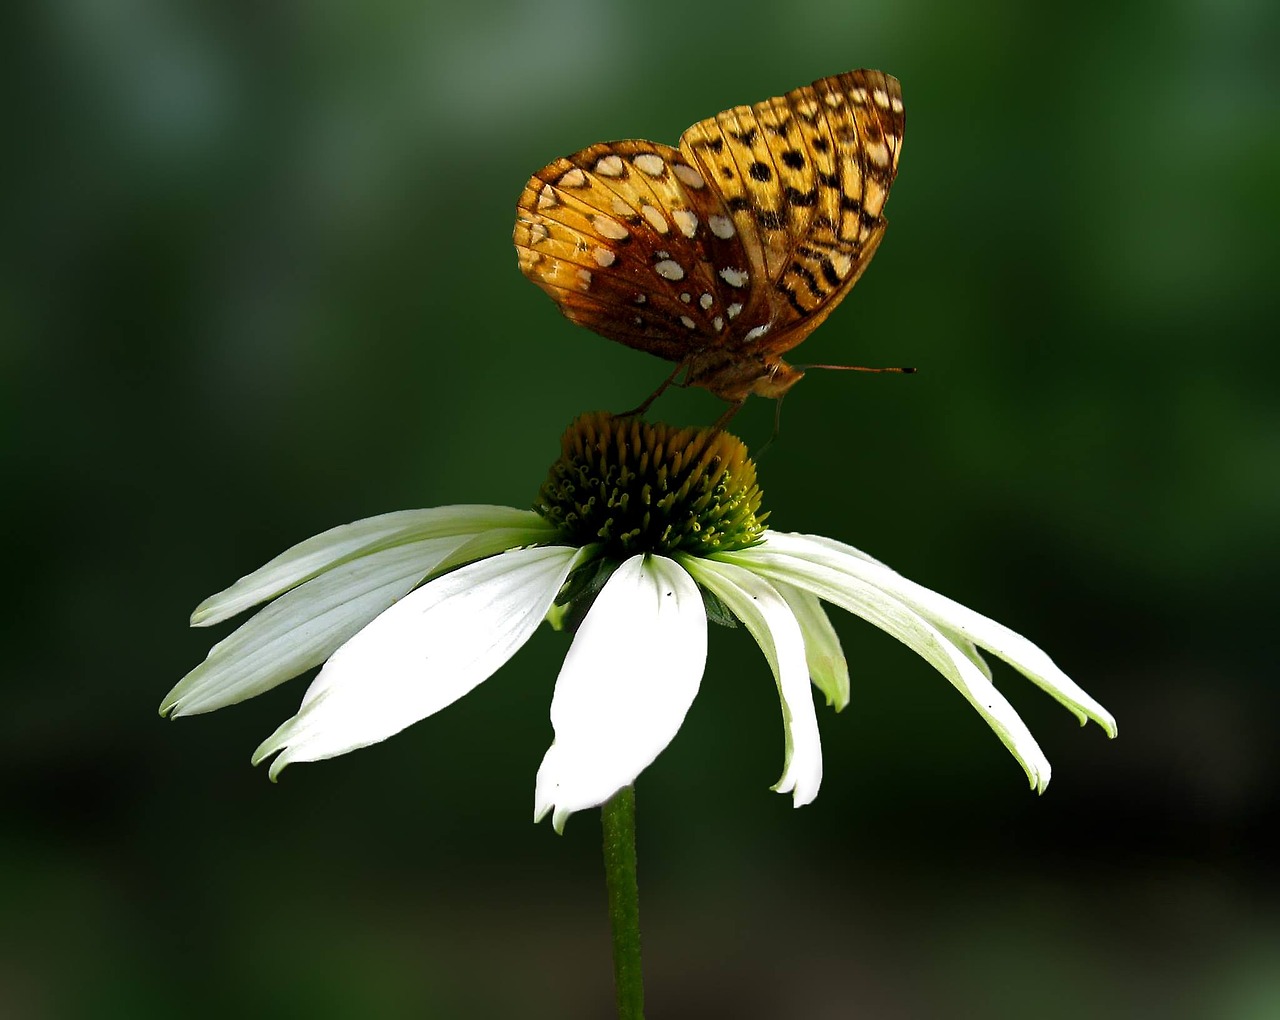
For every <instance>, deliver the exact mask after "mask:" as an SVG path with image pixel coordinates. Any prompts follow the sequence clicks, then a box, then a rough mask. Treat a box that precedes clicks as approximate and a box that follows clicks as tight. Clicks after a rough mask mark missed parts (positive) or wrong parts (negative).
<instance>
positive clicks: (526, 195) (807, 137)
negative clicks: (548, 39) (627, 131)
mask: <svg viewBox="0 0 1280 1020" xmlns="http://www.w3.org/2000/svg"><path fill="white" fill-rule="evenodd" d="M903 128H904V117H903V106H902V93H901V89H900V87H899V85H898V81H897V79H896V78H893V77H891V76H889V75H886V74H883V73H881V72H879V71H867V70H863V71H851V72H849V73H847V74H842V75H836V76H834V77H830V78H822V79H820V80H819V81H817V82H815V83H814V84H813V85H807V86H804V87H803V88H799V89H796V90H794V91H793V92H789V93H787V94H786V95H784V96H779V97H776V98H774V99H769V100H766V101H765V102H763V103H757V104H756V105H755V106H738V107H734V108H733V109H731V110H726V111H724V112H723V113H719V114H717V115H716V116H714V117H711V118H709V119H707V120H704V121H701V122H699V123H697V124H695V125H693V126H692V127H691V128H689V130H688V131H686V132H685V133H684V135H683V136H682V137H681V139H680V147H679V148H678V149H674V148H672V147H670V146H667V145H661V144H659V143H656V142H647V141H639V140H628V141H620V142H602V143H599V144H597V145H592V146H590V147H588V148H586V149H583V150H582V151H581V152H577V153H575V154H574V155H572V156H568V157H566V158H564V159H558V160H556V161H555V162H553V163H550V164H549V165H547V166H546V167H544V168H543V169H542V170H540V171H538V173H536V174H534V176H533V177H532V178H530V180H529V182H528V184H526V185H525V189H524V192H523V193H522V194H521V196H520V200H519V203H518V211H517V217H516V226H515V232H514V237H513V240H514V241H515V245H516V250H517V254H518V257H519V263H520V268H521V270H522V271H523V272H524V274H525V275H526V276H528V277H529V279H531V280H532V281H533V282H534V283H536V284H538V286H540V287H542V289H543V290H545V291H546V292H547V293H548V294H549V295H550V296H551V297H552V298H553V299H554V300H555V302H556V303H557V304H558V305H559V306H560V309H561V311H562V312H564V314H565V315H566V316H568V317H569V318H570V319H571V320H573V321H574V322H577V323H579V324H581V325H583V326H586V327H587V328H588V329H592V330H594V331H595V332H597V333H600V334H601V335H603V336H606V337H608V338H609V339H611V340H616V341H617V342H619V343H622V344H626V345H627V346H628V347H634V348H637V349H639V350H644V351H648V352H650V353H652V354H656V355H658V356H659V357H663V358H666V359H668V360H670V361H676V362H680V361H685V360H686V359H689V358H691V357H692V356H694V355H699V354H701V352H707V351H711V352H715V355H716V359H718V360H714V361H707V362H704V365H714V366H718V367H713V368H711V369H709V374H707V375H705V376H704V379H703V381H699V382H698V384H699V385H708V387H709V388H713V389H716V391H717V392H722V393H723V394H727V393H729V392H730V390H729V389H722V388H717V386H716V383H715V382H714V379H715V378H717V377H720V376H719V375H718V373H721V372H729V369H730V368H734V369H736V368H737V367H739V366H737V365H735V362H742V363H748V362H749V364H747V367H746V369H745V370H744V371H743V372H737V371H734V372H730V373H729V374H730V375H734V376H735V380H734V384H733V385H734V387H735V388H736V389H741V385H739V384H740V383H741V382H742V380H743V379H747V378H748V377H749V376H750V375H751V374H752V373H753V372H755V373H759V372H763V371H767V367H766V366H765V365H764V363H765V362H769V361H771V360H773V359H776V358H778V357H780V356H781V354H782V353H783V352H785V351H787V350H789V349H790V348H792V347H794V346H795V345H796V344H798V343H800V342H801V341H802V340H803V339H804V338H805V337H806V336H808V334H809V333H810V332H812V331H813V329H814V328H815V327H816V326H817V325H818V324H819V323H820V322H821V321H822V320H823V319H824V318H825V317H826V316H827V315H828V314H829V313H830V312H831V310H832V309H833V308H834V307H835V306H836V304H837V303H839V300H840V298H841V297H843V295H844V294H845V293H846V292H847V291H848V289H849V288H850V287H851V286H853V284H854V282H855V281H856V280H857V278H858V276H859V275H861V273H862V271H863V270H864V269H865V268H866V265H867V263H868V262H869V261H870V259H871V256H872V254H873V253H874V252H875V249H876V245H877V244H879V242H880V237H881V235H882V234H883V232H884V227H885V221H884V216H883V209H884V204H885V200H886V199H887V198H888V194H889V188H890V186H891V185H892V183H893V178H894V175H895V174H896V173H897V166H898V151H899V149H900V147H901V145H902V135H903ZM738 376H740V378H737V377H738ZM728 378H729V376H728V375H724V376H723V377H722V381H725V383H726V386H727V385H728Z"/></svg>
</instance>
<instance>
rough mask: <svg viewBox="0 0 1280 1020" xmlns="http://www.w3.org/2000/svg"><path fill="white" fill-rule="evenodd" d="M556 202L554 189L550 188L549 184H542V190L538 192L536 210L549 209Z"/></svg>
mask: <svg viewBox="0 0 1280 1020" xmlns="http://www.w3.org/2000/svg"><path fill="white" fill-rule="evenodd" d="M558 201H559V199H558V198H556V192H555V189H554V188H552V187H551V185H550V184H544V185H543V186H542V190H541V191H540V192H538V208H539V209H550V208H551V207H552V206H553V205H555V204H556V203H557V202H558Z"/></svg>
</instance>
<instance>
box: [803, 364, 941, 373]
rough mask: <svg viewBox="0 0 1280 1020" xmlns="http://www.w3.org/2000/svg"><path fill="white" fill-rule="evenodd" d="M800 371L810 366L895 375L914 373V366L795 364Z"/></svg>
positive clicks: (805, 370)
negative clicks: (879, 366)
mask: <svg viewBox="0 0 1280 1020" xmlns="http://www.w3.org/2000/svg"><path fill="white" fill-rule="evenodd" d="M795 367H796V368H798V369H800V371H802V372H807V371H808V370H809V369H811V368H827V369H830V370H831V371H833V372H893V373H895V374H897V375H915V372H916V370H915V369H914V368H867V367H866V366H865V365H796V366H795Z"/></svg>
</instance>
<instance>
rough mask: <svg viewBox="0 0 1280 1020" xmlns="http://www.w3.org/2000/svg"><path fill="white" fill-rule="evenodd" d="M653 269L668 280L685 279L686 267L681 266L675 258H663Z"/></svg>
mask: <svg viewBox="0 0 1280 1020" xmlns="http://www.w3.org/2000/svg"><path fill="white" fill-rule="evenodd" d="M653 271H654V272H655V273H657V274H658V275H659V276H661V277H663V278H664V279H667V280H683V279H684V269H683V268H682V267H681V265H680V263H679V262H676V261H674V260H673V259H663V260H662V261H661V262H659V263H658V264H657V265H656V266H654V267H653Z"/></svg>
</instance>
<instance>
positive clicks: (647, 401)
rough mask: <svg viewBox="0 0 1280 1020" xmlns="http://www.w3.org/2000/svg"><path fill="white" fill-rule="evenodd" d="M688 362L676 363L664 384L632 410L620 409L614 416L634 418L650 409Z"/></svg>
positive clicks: (663, 381)
mask: <svg viewBox="0 0 1280 1020" xmlns="http://www.w3.org/2000/svg"><path fill="white" fill-rule="evenodd" d="M687 364H688V362H687V361H682V362H680V363H679V364H678V365H676V367H675V369H674V370H673V371H672V372H671V374H670V375H669V376H667V377H666V378H665V379H663V380H662V385H661V386H659V387H658V388H657V389H656V390H654V391H653V392H652V393H650V394H649V395H648V396H647V397H645V399H644V400H643V401H642V402H641V403H640V404H639V405H638V406H636V407H633V408H632V409H631V410H630V411H620V412H619V413H618V414H615V415H614V417H615V418H633V417H635V416H636V415H641V414H644V413H645V411H647V410H649V405H650V404H652V403H653V402H654V401H655V400H657V399H658V398H659V397H660V396H662V394H663V393H665V392H666V390H667V387H668V386H670V385H671V384H672V383H673V382H675V381H676V376H678V375H679V374H680V372H681V370H683V369H684V367H685V366H686V365H687Z"/></svg>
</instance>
